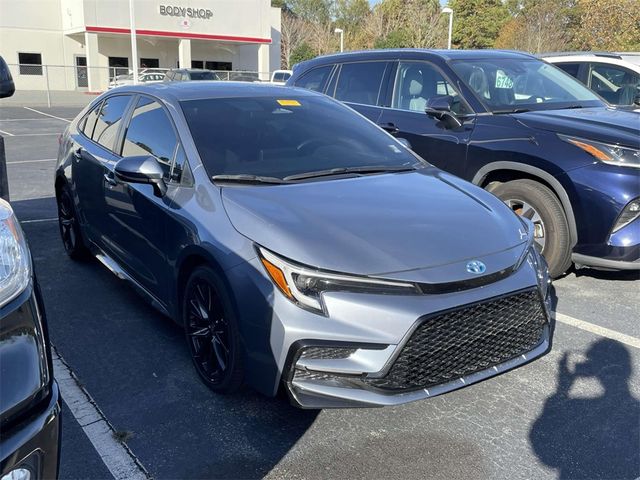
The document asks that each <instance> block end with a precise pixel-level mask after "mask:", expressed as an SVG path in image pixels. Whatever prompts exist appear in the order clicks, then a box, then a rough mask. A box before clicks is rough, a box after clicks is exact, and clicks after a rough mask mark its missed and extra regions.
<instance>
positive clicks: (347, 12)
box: [334, 0, 371, 30]
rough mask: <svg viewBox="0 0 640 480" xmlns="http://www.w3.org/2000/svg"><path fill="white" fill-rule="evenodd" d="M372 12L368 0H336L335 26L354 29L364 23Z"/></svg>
mask: <svg viewBox="0 0 640 480" xmlns="http://www.w3.org/2000/svg"><path fill="white" fill-rule="evenodd" d="M370 13H371V10H370V9H369V2H368V1H367V0H335V3H334V15H335V24H336V25H335V26H336V27H339V28H343V29H345V30H354V29H356V28H358V27H360V26H362V25H363V23H364V22H365V21H366V20H367V17H368V16H369V14H370Z"/></svg>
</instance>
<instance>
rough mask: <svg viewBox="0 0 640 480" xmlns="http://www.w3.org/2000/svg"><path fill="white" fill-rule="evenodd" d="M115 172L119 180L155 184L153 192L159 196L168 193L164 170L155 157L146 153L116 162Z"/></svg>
mask: <svg viewBox="0 0 640 480" xmlns="http://www.w3.org/2000/svg"><path fill="white" fill-rule="evenodd" d="M114 173H115V176H116V177H117V178H118V180H121V181H123V182H127V183H146V184H150V185H153V193H154V195H156V196H157V197H163V196H164V194H165V193H167V184H166V183H165V182H164V171H163V170H162V167H161V166H160V163H159V162H158V160H156V158H155V157H152V156H146V155H140V156H135V157H124V158H123V159H121V160H120V161H119V162H118V163H116V166H115V168H114Z"/></svg>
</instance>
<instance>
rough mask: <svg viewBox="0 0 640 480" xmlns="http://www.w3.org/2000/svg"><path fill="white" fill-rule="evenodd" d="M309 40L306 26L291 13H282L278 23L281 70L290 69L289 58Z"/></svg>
mask: <svg viewBox="0 0 640 480" xmlns="http://www.w3.org/2000/svg"><path fill="white" fill-rule="evenodd" d="M308 40H309V33H308V25H307V23H306V22H305V21H304V20H302V19H301V18H299V17H297V16H296V15H294V14H293V13H292V12H289V11H283V12H282V17H281V23H280V60H281V63H282V68H291V66H292V63H291V56H292V54H293V52H294V51H295V50H296V48H298V47H299V46H300V45H301V44H302V43H304V42H306V41H308Z"/></svg>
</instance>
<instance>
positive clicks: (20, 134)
mask: <svg viewBox="0 0 640 480" xmlns="http://www.w3.org/2000/svg"><path fill="white" fill-rule="evenodd" d="M47 135H56V136H57V135H60V133H19V134H17V135H14V134H12V133H10V134H9V136H11V137H46V136H47Z"/></svg>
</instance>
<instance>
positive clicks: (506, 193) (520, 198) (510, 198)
mask: <svg viewBox="0 0 640 480" xmlns="http://www.w3.org/2000/svg"><path fill="white" fill-rule="evenodd" d="M491 192H492V193H493V194H494V195H496V196H497V197H498V198H500V199H501V200H502V201H504V202H505V203H506V204H507V206H509V207H510V208H511V209H512V210H513V211H514V212H516V213H517V214H518V215H522V216H524V217H526V218H528V219H529V220H531V221H532V222H533V225H534V228H535V230H534V239H535V245H536V247H537V248H538V250H539V251H540V252H541V253H542V254H543V255H544V257H545V259H546V260H547V263H548V264H549V272H550V274H551V276H552V277H554V278H555V277H558V276H560V275H562V274H563V273H564V272H565V271H566V270H567V269H568V268H569V267H570V266H571V240H570V236H569V224H568V222H567V217H566V215H565V213H564V210H563V208H562V205H561V204H560V201H559V200H558V198H557V197H556V196H555V194H554V193H553V192H552V191H551V190H549V188H547V187H546V186H544V185H542V184H541V183H538V182H536V181H534V180H526V179H525V180H513V181H510V182H505V183H501V184H499V185H497V186H495V187H493V188H492V189H491Z"/></svg>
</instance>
